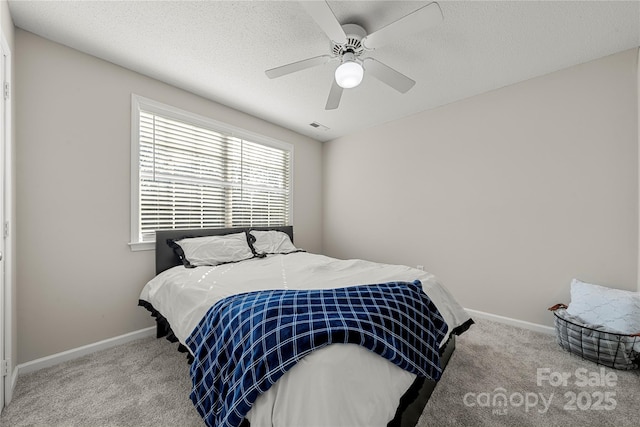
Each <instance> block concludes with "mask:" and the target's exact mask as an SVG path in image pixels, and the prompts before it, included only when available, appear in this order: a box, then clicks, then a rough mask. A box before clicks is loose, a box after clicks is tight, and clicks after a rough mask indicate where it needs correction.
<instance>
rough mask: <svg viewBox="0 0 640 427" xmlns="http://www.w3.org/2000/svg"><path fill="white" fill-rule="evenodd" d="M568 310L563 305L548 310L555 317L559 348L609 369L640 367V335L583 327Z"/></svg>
mask: <svg viewBox="0 0 640 427" xmlns="http://www.w3.org/2000/svg"><path fill="white" fill-rule="evenodd" d="M566 309H567V306H566V305H564V304H556V305H554V306H553V307H550V308H549V310H550V311H553V315H554V316H555V321H554V323H555V329H556V337H557V341H558V344H560V347H562V348H563V349H565V350H567V351H569V352H570V353H573V354H576V355H578V356H580V357H582V358H583V359H586V360H590V361H592V362H595V363H597V364H599V365H604V366H608V367H610V368H615V369H638V368H639V367H640V333H639V334H634V335H625V334H618V333H615V332H610V331H605V330H601V329H594V328H591V327H588V326H586V325H584V324H580V322H579V319H576V318H575V317H573V316H571V315H569V314H568V313H567V310H566Z"/></svg>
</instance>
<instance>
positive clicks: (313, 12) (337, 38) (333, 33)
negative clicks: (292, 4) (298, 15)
mask: <svg viewBox="0 0 640 427" xmlns="http://www.w3.org/2000/svg"><path fill="white" fill-rule="evenodd" d="M300 4H301V5H302V7H304V8H305V10H306V11H307V13H308V14H309V15H310V16H311V17H312V18H313V20H314V21H316V23H317V24H318V25H319V26H320V28H322V31H324V32H325V34H326V35H327V36H328V37H329V39H331V40H332V41H334V42H336V43H346V42H347V35H346V34H345V33H344V30H343V29H342V25H340V22H338V20H337V19H336V16H335V15H334V14H333V11H332V10H331V8H330V7H329V5H328V4H327V2H326V1H301V2H300Z"/></svg>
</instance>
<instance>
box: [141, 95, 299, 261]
mask: <svg viewBox="0 0 640 427" xmlns="http://www.w3.org/2000/svg"><path fill="white" fill-rule="evenodd" d="M140 111H146V112H149V113H152V114H158V115H162V116H165V117H168V118H171V119H173V120H179V121H182V122H185V123H188V124H191V125H195V126H201V127H204V128H209V129H212V130H214V131H216V132H220V133H224V134H227V135H229V136H232V137H235V138H239V139H244V140H247V141H249V142H252V143H256V144H261V145H265V146H267V147H272V148H277V149H281V150H286V151H289V198H288V202H287V203H288V204H289V215H288V224H287V225H292V224H293V191H294V188H293V185H294V182H295V180H294V177H293V172H294V146H293V144H290V143H287V142H283V141H279V140H277V139H273V138H269V137H266V136H264V135H260V134H257V133H253V132H250V131H247V130H245V129H241V128H238V127H236V126H233V125H230V124H228V123H224V122H220V121H218V120H214V119H212V118H210V117H205V116H201V115H199V114H196V113H192V112H189V111H186V110H182V109H180V108H177V107H173V106H171V105H167V104H163V103H161V102H158V101H154V100H152V99H149V98H145V97H143V96H140V95H136V94H134V93H132V94H131V236H130V241H129V248H130V249H131V250H132V251H145V250H154V249H155V241H141V240H140Z"/></svg>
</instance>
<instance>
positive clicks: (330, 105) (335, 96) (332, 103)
mask: <svg viewBox="0 0 640 427" xmlns="http://www.w3.org/2000/svg"><path fill="white" fill-rule="evenodd" d="M342 91H343V89H342V88H341V87H340V86H338V83H336V79H333V83H332V84H331V90H330V91H329V98H327V105H325V107H324V109H325V110H335V109H336V108H338V105H340V98H342Z"/></svg>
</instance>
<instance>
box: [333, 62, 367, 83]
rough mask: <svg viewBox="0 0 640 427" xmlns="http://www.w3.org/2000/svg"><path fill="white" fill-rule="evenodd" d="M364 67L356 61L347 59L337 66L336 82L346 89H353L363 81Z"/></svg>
mask: <svg viewBox="0 0 640 427" xmlns="http://www.w3.org/2000/svg"><path fill="white" fill-rule="evenodd" d="M363 76H364V69H363V68H362V65H360V64H359V63H358V62H356V61H345V62H343V63H342V64H340V66H339V67H338V68H336V83H338V86H340V87H342V88H344V89H351V88H354V87H356V86H358V85H359V84H360V83H361V82H362V77H363Z"/></svg>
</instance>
